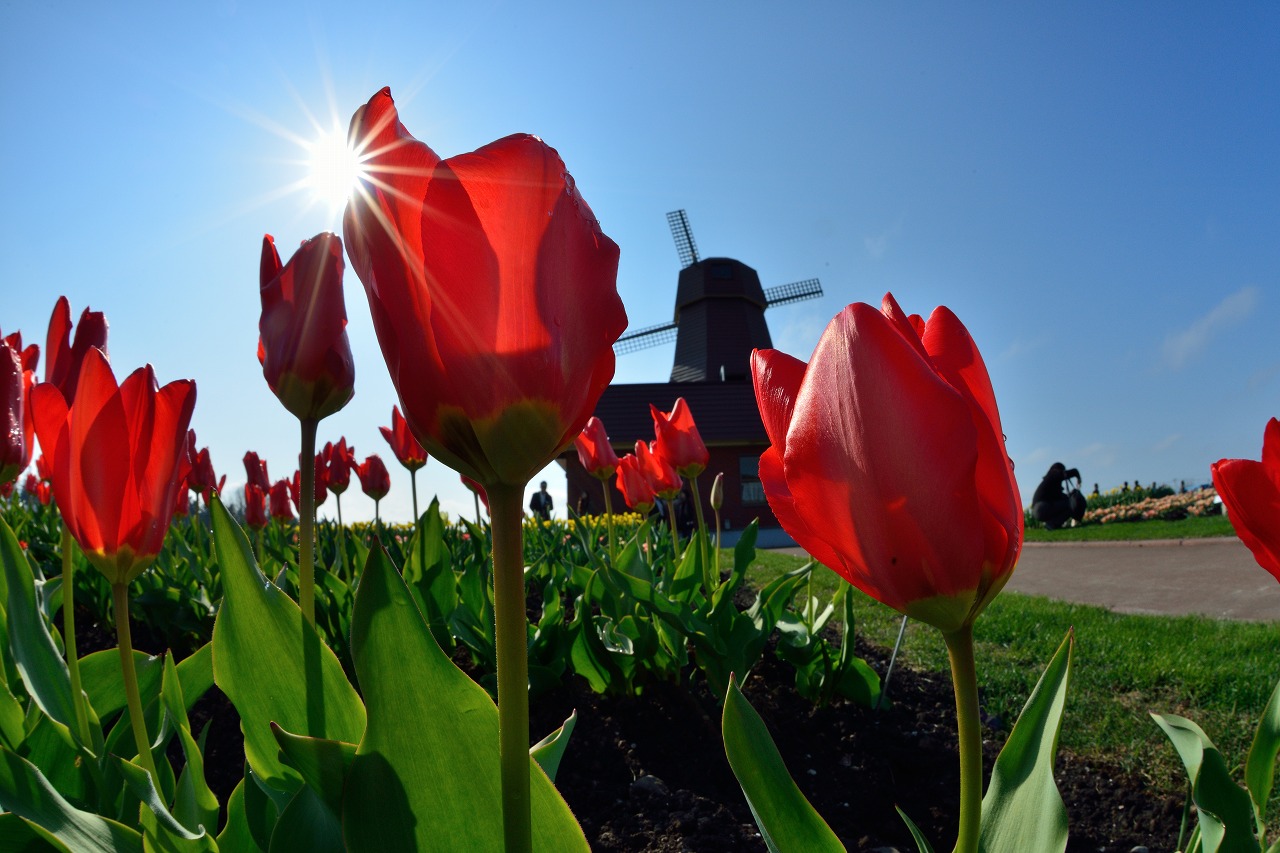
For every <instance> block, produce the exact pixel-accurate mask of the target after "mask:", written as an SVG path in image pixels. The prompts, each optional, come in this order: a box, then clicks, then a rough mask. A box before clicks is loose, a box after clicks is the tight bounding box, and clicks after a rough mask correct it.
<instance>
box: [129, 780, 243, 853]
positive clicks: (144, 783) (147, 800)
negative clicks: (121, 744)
mask: <svg viewBox="0 0 1280 853" xmlns="http://www.w3.org/2000/svg"><path fill="white" fill-rule="evenodd" d="M114 760H115V765H116V769H117V770H118V771H119V772H120V775H121V777H122V778H123V779H124V783H125V786H126V787H127V788H128V789H129V792H130V793H131V794H133V796H134V797H136V798H137V799H138V800H139V802H141V803H142V808H143V815H142V828H143V831H144V833H146V835H147V836H148V837H149V843H148V844H147V847H149V848H153V849H156V850H164V851H169V850H172V851H174V853H179V851H185V850H190V851H192V853H195V851H208V850H217V849H218V846H217V843H216V842H214V840H213V836H212V835H210V834H209V833H208V832H206V831H205V828H204V827H203V826H201V827H200V831H199V832H195V831H193V830H190V829H188V828H187V827H185V826H183V825H182V823H181V822H180V821H179V820H178V819H177V818H176V817H174V816H173V813H172V812H170V811H169V809H168V808H166V807H165V804H164V800H163V799H162V798H161V796H160V792H159V791H157V790H156V786H155V783H154V782H152V781H151V774H149V773H148V772H147V771H146V770H143V769H142V768H141V767H139V766H138V765H136V764H133V763H132V762H129V761H125V760H123V759H121V758H115V759H114ZM214 825H215V826H216V825H217V817H216V815H215V817H214Z"/></svg>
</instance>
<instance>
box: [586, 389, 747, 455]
mask: <svg viewBox="0 0 1280 853" xmlns="http://www.w3.org/2000/svg"><path fill="white" fill-rule="evenodd" d="M677 397H684V399H685V402H686V403H688V404H689V409H690V410H691V411H692V412H693V419H694V421H695V422H696V423H697V425H698V434H699V435H701V436H702V441H703V443H705V444H707V445H714V444H768V442H769V439H768V436H767V435H765V431H764V423H763V422H762V421H761V420H760V411H759V409H757V408H756V394H755V389H754V387H753V386H752V383H751V381H750V380H737V381H728V382H687V383H684V382H680V383H670V382H644V383H636V384H627V385H622V384H617V385H610V386H609V387H608V388H606V389H605V392H604V395H603V396H601V398H600V402H599V403H597V404H596V411H595V414H596V417H598V418H600V420H601V421H603V422H604V428H605V430H606V431H607V432H608V433H609V440H610V442H611V443H612V444H614V445H615V446H619V445H625V446H633V445H634V444H635V442H636V441H637V440H640V439H643V440H645V441H649V440H651V439H652V438H653V417H652V416H651V415H650V414H649V404H650V403H652V404H653V405H655V406H657V407H658V409H659V410H661V411H664V412H669V411H671V407H672V406H674V405H675V402H676V398H677Z"/></svg>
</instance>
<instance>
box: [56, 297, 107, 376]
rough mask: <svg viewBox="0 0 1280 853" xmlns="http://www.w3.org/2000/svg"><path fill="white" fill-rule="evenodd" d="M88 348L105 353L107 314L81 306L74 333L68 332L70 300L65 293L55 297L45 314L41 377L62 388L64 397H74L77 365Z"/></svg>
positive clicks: (78, 371) (69, 328)
mask: <svg viewBox="0 0 1280 853" xmlns="http://www.w3.org/2000/svg"><path fill="white" fill-rule="evenodd" d="M91 349H99V350H102V354H103V355H106V354H107V318H106V317H104V316H103V315H102V312H101V311H90V310H89V309H88V308H85V309H84V311H83V312H81V314H80V322H79V323H77V324H76V332H75V337H74V338H72V336H71V304H70V303H69V302H67V297H65V296H60V297H58V301H57V303H56V304H55V305H54V306H53V316H52V317H50V318H49V333H48V336H47V337H46V338H45V345H44V357H45V362H44V381H45V382H49V383H52V384H53V385H55V386H56V387H57V389H58V390H59V391H61V392H62V398H63V399H64V400H74V399H75V396H76V383H77V382H78V381H79V378H80V366H81V364H82V363H83V362H84V359H85V357H86V356H87V355H88V354H89V351H90V350H91Z"/></svg>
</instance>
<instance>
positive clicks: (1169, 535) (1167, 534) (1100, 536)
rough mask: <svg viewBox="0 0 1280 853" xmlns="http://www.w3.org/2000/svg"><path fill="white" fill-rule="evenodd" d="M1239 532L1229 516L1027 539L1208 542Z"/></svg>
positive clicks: (1030, 534) (1033, 532) (1036, 533)
mask: <svg viewBox="0 0 1280 853" xmlns="http://www.w3.org/2000/svg"><path fill="white" fill-rule="evenodd" d="M1235 535H1236V532H1235V529H1234V528H1232V526H1231V522H1230V521H1229V520H1227V517H1226V516H1225V515H1206V516H1201V517H1199V518H1195V517H1191V516H1188V517H1187V518H1183V519H1179V520H1178V521H1162V520H1160V519H1158V518H1155V519H1151V520H1150V521H1121V522H1117V523H1114V524H1086V525H1083V526H1081V527H1067V528H1063V529H1062V530H1045V529H1044V528H1043V527H1028V528H1027V530H1026V535H1025V536H1024V537H1023V538H1024V539H1025V540H1026V541H1027V542H1115V541H1119V540H1131V539H1204V538H1208V537H1212V536H1235Z"/></svg>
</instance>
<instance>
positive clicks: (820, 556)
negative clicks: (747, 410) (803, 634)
mask: <svg viewBox="0 0 1280 853" xmlns="http://www.w3.org/2000/svg"><path fill="white" fill-rule="evenodd" d="M760 483H761V485H763V486H764V496H765V498H766V499H767V500H768V501H769V509H771V510H773V514H774V516H775V517H776V518H777V519H778V523H779V524H780V525H782V529H783V530H786V531H787V533H789V534H790V535H791V538H792V539H794V540H796V544H797V545H799V546H800V547H801V548H803V549H804V550H805V551H807V552H808V553H809V556H810V557H813V559H815V560H817V561H818V562H819V563H821V564H822V565H824V566H826V567H827V568H829V569H831V570H832V571H835V572H837V573H839V574H841V575H844V574H845V572H843V571H842V569H843V568H844V565H845V558H844V557H842V556H841V555H840V553H839V552H838V551H837V550H836V549H835V548H833V547H832V546H831V544H830V543H828V542H827V541H826V540H825V539H823V538H822V537H821V536H820V535H819V534H818V532H817V531H816V530H815V529H814V528H813V527H812V526H811V525H810V524H809V522H808V520H807V519H806V518H805V516H803V515H801V514H800V513H799V512H798V511H797V510H796V504H795V498H794V497H792V495H791V489H790V488H789V487H788V486H787V478H786V476H785V475H784V474H783V469H782V454H780V453H779V452H778V449H777V448H776V447H770V448H768V449H767V450H765V452H764V453H762V454H760Z"/></svg>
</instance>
